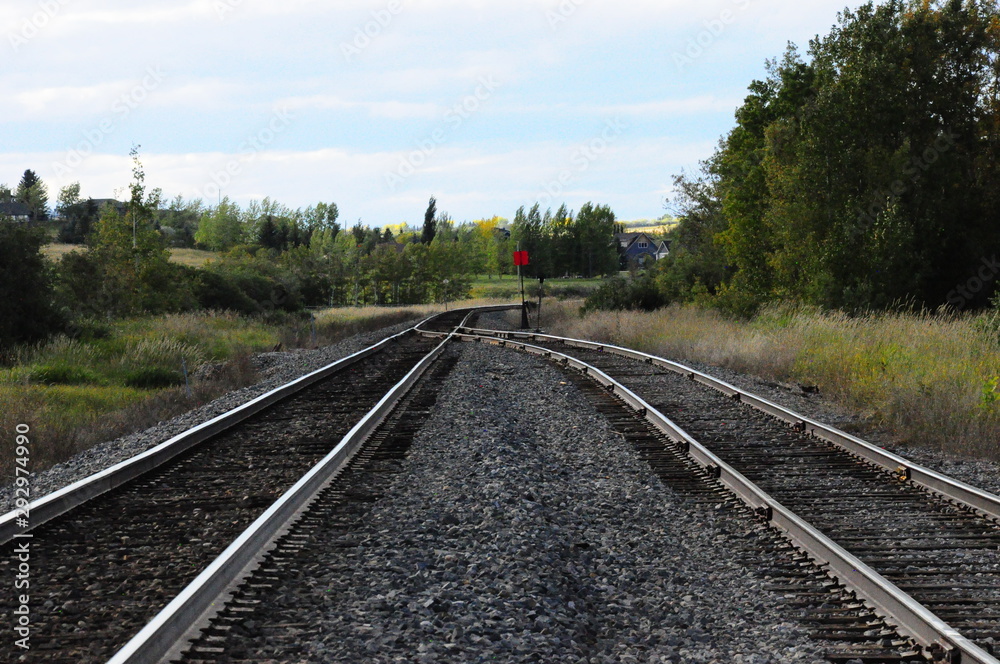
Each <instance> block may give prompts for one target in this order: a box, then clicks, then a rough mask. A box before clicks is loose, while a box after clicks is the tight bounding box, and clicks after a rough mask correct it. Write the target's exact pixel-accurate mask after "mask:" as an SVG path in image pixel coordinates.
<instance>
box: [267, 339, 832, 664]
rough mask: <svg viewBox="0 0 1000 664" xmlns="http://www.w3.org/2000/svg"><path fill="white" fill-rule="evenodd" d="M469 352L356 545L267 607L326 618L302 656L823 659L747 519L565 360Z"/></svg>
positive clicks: (362, 522) (467, 348) (274, 613)
mask: <svg viewBox="0 0 1000 664" xmlns="http://www.w3.org/2000/svg"><path fill="white" fill-rule="evenodd" d="M461 352H462V357H461V359H460V361H459V362H458V364H457V366H456V367H455V369H454V371H453V372H452V374H451V376H450V377H449V379H448V380H447V382H446V384H445V386H444V388H443V392H442V393H441V395H440V396H439V398H438V402H437V406H436V407H435V409H434V412H433V414H432V415H431V417H430V419H429V420H428V421H427V423H426V424H425V425H424V426H423V428H422V429H421V430H420V431H419V432H418V434H417V435H416V438H415V440H414V443H413V448H412V452H411V456H410V458H409V460H408V462H407V464H406V465H405V467H404V469H403V472H402V474H401V475H399V476H398V477H397V478H396V479H395V481H394V482H393V484H392V490H391V491H389V492H388V493H387V495H385V496H384V497H383V498H382V499H381V500H379V501H378V502H377V503H374V504H373V506H372V507H371V509H370V511H369V512H368V513H367V514H366V515H364V517H363V518H361V519H359V520H358V521H357V527H356V528H355V529H354V530H353V531H352V533H351V539H352V540H353V542H354V544H355V545H353V546H352V547H351V548H348V549H345V548H343V547H338V546H337V545H336V540H334V541H333V542H331V543H327V544H326V545H324V543H322V542H320V543H319V544H317V546H319V547H323V548H321V549H320V550H322V551H324V561H325V562H326V563H327V564H328V566H329V570H332V571H329V570H327V569H326V568H324V569H322V570H311V571H310V581H309V584H308V586H305V585H303V586H296V588H295V589H294V590H292V591H289V592H287V593H284V592H283V593H282V600H281V601H280V603H279V604H280V606H278V607H274V609H273V610H269V617H271V619H272V620H273V621H274V622H278V623H282V624H301V625H309V626H311V628H310V630H309V631H310V632H313V633H314V634H316V636H312V637H309V638H308V639H307V640H305V641H304V642H302V644H301V645H302V651H300V652H299V653H297V654H296V658H297V659H296V661H309V662H325V663H332V662H358V661H365V662H397V661H408V662H409V661H419V662H487V661H488V662H556V661H558V662H588V663H593V664H597V663H603V662H656V663H662V662H748V663H749V662H753V663H758V664H761V663H765V662H821V661H823V658H822V655H821V653H820V652H819V650H818V648H817V645H816V644H814V643H811V642H810V641H809V640H808V639H807V638H806V636H805V634H804V632H803V630H802V628H801V627H800V626H799V625H798V623H796V622H795V619H794V616H793V615H792V613H791V610H790V609H789V608H788V607H786V606H784V605H782V604H780V603H779V600H778V599H777V598H776V597H775V596H774V595H773V594H771V593H769V592H766V591H764V590H763V589H762V582H761V581H760V580H759V579H758V578H757V577H756V576H755V574H754V572H755V570H753V569H750V568H748V567H747V566H746V565H745V564H743V563H741V562H740V560H748V559H749V558H748V557H747V556H745V555H744V552H745V550H744V548H743V547H744V546H745V539H746V538H748V537H751V530H750V529H751V528H752V526H751V525H741V524H739V523H734V522H733V521H732V520H731V519H727V518H724V517H722V516H720V513H717V512H716V511H715V510H713V509H712V508H711V507H706V506H698V505H693V504H688V503H685V501H684V500H683V499H682V498H681V497H680V496H679V495H678V494H676V493H674V492H673V491H672V490H670V489H669V488H666V487H664V486H663V485H662V484H661V483H660V481H659V480H658V479H657V478H656V477H655V476H653V475H652V473H651V471H650V469H649V467H648V466H647V465H646V464H645V463H644V462H643V461H641V460H640V459H639V458H638V456H637V455H636V453H635V452H634V451H633V449H632V448H631V447H630V446H629V445H628V444H627V443H626V442H625V440H624V439H623V438H622V437H621V436H620V435H619V434H617V433H616V432H614V431H613V429H612V428H611V427H610V425H609V424H608V422H607V421H606V420H605V419H604V418H603V417H602V416H600V415H599V414H598V413H597V412H596V411H595V410H594V409H593V407H592V406H591V405H590V404H589V402H587V401H586V400H585V399H584V397H583V396H582V395H581V394H580V393H579V392H578V391H577V389H576V388H575V387H573V386H572V385H570V384H568V383H567V381H566V380H565V379H564V378H563V377H562V375H561V374H559V373H558V372H557V371H556V370H555V369H553V368H551V367H549V366H548V365H546V364H544V363H542V362H541V361H539V360H537V359H534V358H530V357H526V356H523V355H520V354H517V353H514V352H512V351H505V350H501V349H496V348H492V347H484V346H473V345H464V346H462V347H461ZM334 537H336V535H334ZM265 629H266V628H265ZM265 650H266V648H265ZM261 654H273V655H277V653H261Z"/></svg>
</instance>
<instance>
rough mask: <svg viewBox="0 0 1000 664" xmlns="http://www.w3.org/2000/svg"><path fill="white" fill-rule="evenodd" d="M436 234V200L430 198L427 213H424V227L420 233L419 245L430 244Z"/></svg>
mask: <svg viewBox="0 0 1000 664" xmlns="http://www.w3.org/2000/svg"><path fill="white" fill-rule="evenodd" d="M436 234H437V199H436V198H434V197H433V196H431V200H430V201H429V202H428V203H427V211H426V212H424V227H423V230H422V231H421V233H420V243H421V244H430V243H431V242H433V241H434V236H435V235H436Z"/></svg>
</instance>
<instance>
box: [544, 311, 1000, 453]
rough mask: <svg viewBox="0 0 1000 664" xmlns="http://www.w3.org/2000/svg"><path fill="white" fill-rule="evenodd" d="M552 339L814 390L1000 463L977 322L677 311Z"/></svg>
mask: <svg viewBox="0 0 1000 664" xmlns="http://www.w3.org/2000/svg"><path fill="white" fill-rule="evenodd" d="M549 327H550V329H551V330H552V331H553V333H555V334H560V335H565V336H572V337H580V338H586V339H594V340H599V341H605V342H608V343H614V344H618V345H622V346H628V347H631V348H636V349H638V350H642V351H645V352H649V353H653V354H656V355H661V356H664V357H667V358H670V359H676V360H678V361H685V360H688V361H697V362H704V363H707V364H712V365H716V366H721V367H726V368H729V369H733V370H736V371H741V372H744V373H749V374H754V375H757V376H761V377H764V378H768V379H772V380H779V381H787V380H794V381H798V382H802V383H809V384H814V385H816V386H818V387H819V388H820V391H821V392H823V393H825V394H827V395H829V396H831V397H833V398H834V399H836V400H837V401H838V402H840V403H841V404H843V405H844V406H846V407H848V408H850V409H853V410H854V411H857V412H859V413H861V414H862V415H863V416H864V418H865V419H866V420H867V421H868V422H870V423H872V424H877V425H880V426H885V427H888V428H890V429H891V430H892V431H894V432H895V434H896V435H897V436H898V437H899V439H900V440H901V441H902V442H904V443H905V442H910V443H916V444H921V445H928V446H933V447H938V448H941V449H945V450H948V451H951V452H954V453H957V454H961V455H966V456H978V457H985V458H990V459H1000V446H998V443H1000V393H998V391H997V390H998V385H1000V343H998V342H997V340H996V336H995V335H993V334H989V333H988V332H984V321H983V319H981V318H980V319H977V318H974V317H972V316H940V315H934V314H930V313H919V314H909V313H880V314H869V315H866V316H857V317H852V316H847V315H845V314H842V313H839V312H823V311H819V310H816V309H810V308H795V307H773V308H771V309H767V310H765V311H763V312H762V313H761V314H760V315H758V316H757V317H756V318H755V319H753V320H752V321H749V322H743V321H736V320H732V319H729V318H726V317H725V316H723V315H721V314H720V313H718V312H717V311H714V310H709V309H702V308H698V307H693V306H685V307H681V306H674V307H670V308H668V309H664V310H661V311H657V312H654V313H641V312H603V313H595V314H591V315H589V316H587V317H585V318H580V317H579V316H564V317H562V318H560V319H559V320H557V321H554V324H552V325H550V326H549Z"/></svg>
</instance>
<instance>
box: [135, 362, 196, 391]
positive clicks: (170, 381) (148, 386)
mask: <svg viewBox="0 0 1000 664" xmlns="http://www.w3.org/2000/svg"><path fill="white" fill-rule="evenodd" d="M124 382H125V386H126V387H133V388H136V389H139V390H158V389H161V388H165V387H175V386H177V385H183V384H184V374H182V373H181V372H180V371H171V370H170V369H164V368H163V367H145V368H142V369H134V370H132V371H129V372H128V373H126V374H125V381H124Z"/></svg>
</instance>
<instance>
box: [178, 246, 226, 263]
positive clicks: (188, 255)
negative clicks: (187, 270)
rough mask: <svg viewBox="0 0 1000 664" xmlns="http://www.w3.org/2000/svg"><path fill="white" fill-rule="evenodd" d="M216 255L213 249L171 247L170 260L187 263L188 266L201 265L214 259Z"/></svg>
mask: <svg viewBox="0 0 1000 664" xmlns="http://www.w3.org/2000/svg"><path fill="white" fill-rule="evenodd" d="M215 257H216V254H215V252H213V251H202V250H201V249H176V248H175V249H171V250H170V260H171V261H173V262H174V263H180V264H181V265H187V266H188V267H203V266H204V265H205V263H207V262H209V261H210V260H214V259H215Z"/></svg>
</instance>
